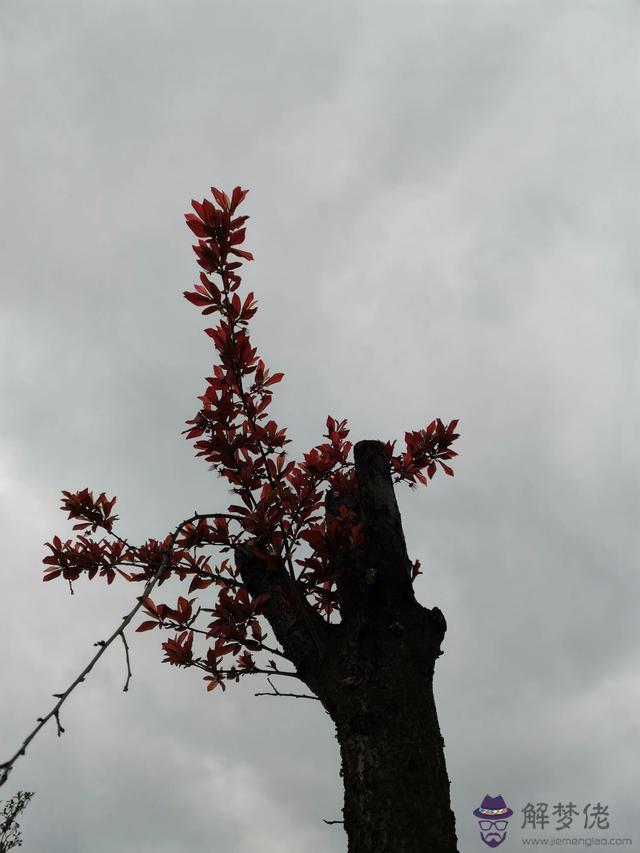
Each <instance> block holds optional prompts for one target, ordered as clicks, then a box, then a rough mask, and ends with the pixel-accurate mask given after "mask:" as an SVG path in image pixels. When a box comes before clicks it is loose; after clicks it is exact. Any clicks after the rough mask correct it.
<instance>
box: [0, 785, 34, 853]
mask: <svg viewBox="0 0 640 853" xmlns="http://www.w3.org/2000/svg"><path fill="white" fill-rule="evenodd" d="M31 797H33V791H18V793H17V794H16V795H15V797H11V799H10V800H7V802H6V804H5V807H4V808H3V810H2V815H1V817H2V820H0V853H7V850H11V849H12V848H13V847H22V839H21V838H20V825H19V823H18V821H17V820H16V818H17V816H18V815H19V814H20V812H21V811H22V810H23V809H24V807H25V806H26V805H27V803H28V802H29V800H30V799H31Z"/></svg>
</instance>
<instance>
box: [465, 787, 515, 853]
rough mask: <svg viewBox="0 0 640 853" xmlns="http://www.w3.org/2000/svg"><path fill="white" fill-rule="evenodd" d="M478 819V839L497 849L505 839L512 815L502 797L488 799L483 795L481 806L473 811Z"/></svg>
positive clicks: (488, 797) (487, 796)
mask: <svg viewBox="0 0 640 853" xmlns="http://www.w3.org/2000/svg"><path fill="white" fill-rule="evenodd" d="M473 813H474V815H475V816H476V817H477V818H478V826H479V827H480V838H482V840H483V841H484V843H485V844H486V845H487V846H488V847H497V846H498V844H502V842H503V841H504V840H505V838H506V837H507V825H508V823H509V820H508V819H509V818H510V817H511V815H512V814H513V811H512V809H510V808H508V807H507V804H506V803H505V801H504V799H503V797H502V796H500V795H498V796H497V797H490V796H489V794H486V795H485V798H484V800H483V801H482V805H481V806H480V807H479V808H477V809H474V810H473Z"/></svg>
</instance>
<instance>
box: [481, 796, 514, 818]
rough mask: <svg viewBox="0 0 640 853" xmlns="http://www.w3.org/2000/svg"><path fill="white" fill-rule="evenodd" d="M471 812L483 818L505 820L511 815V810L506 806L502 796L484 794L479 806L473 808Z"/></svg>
mask: <svg viewBox="0 0 640 853" xmlns="http://www.w3.org/2000/svg"><path fill="white" fill-rule="evenodd" d="M473 813H474V815H475V816H476V817H480V818H484V819H485V820H506V819H507V818H509V817H511V815H512V814H513V810H512V809H510V808H508V806H507V804H506V803H505V801H504V798H503V797H502V796H497V797H490V796H489V794H486V795H485V798H484V800H483V801H482V805H481V806H480V808H478V809H474V810H473Z"/></svg>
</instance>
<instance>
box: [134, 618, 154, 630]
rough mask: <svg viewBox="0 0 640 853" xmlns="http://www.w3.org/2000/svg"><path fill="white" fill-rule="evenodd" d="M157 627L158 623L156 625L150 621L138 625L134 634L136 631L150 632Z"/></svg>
mask: <svg viewBox="0 0 640 853" xmlns="http://www.w3.org/2000/svg"><path fill="white" fill-rule="evenodd" d="M157 627H158V623H157V622H152V621H151V620H150V621H149V622H143V623H142V624H141V625H139V626H138V627H137V628H136V632H137V631H150V630H151V629H152V628H157Z"/></svg>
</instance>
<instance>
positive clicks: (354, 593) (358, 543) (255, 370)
mask: <svg viewBox="0 0 640 853" xmlns="http://www.w3.org/2000/svg"><path fill="white" fill-rule="evenodd" d="M211 190H212V193H213V196H214V199H215V201H216V202H217V205H218V206H217V207H216V206H215V205H214V204H213V203H212V202H211V201H210V200H208V199H205V200H203V202H202V203H198V202H196V201H193V202H192V204H193V209H194V210H195V214H194V213H188V214H186V215H185V217H186V221H187V225H188V226H189V228H190V229H191V230H192V231H193V232H194V234H195V235H196V237H198V243H197V245H195V246H194V247H193V248H194V251H195V253H196V255H197V257H198V264H199V265H200V267H201V268H202V270H203V272H201V273H200V283H199V284H196V285H195V291H191V292H187V291H185V292H184V296H185V298H186V299H188V300H189V301H190V302H191V303H193V304H194V305H196V306H197V307H199V308H202V309H203V310H202V313H203V314H204V315H208V314H212V313H214V312H218V313H220V314H221V315H222V318H223V319H222V320H221V322H220V324H219V325H218V326H217V327H216V328H215V329H206V330H205V332H206V334H207V335H209V336H210V337H211V338H212V340H213V343H214V346H215V348H216V350H217V352H218V354H219V357H220V364H219V365H215V366H214V374H215V375H214V376H213V377H209V378H208V379H207V383H208V387H207V390H206V391H205V393H204V395H203V396H201V397H199V398H198V399H199V400H201V401H202V408H201V409H200V411H199V412H198V414H197V416H196V417H195V418H194V419H192V420H189V421H187V424H189V425H191V426H190V428H189V429H187V430H184V431H183V432H185V433H187V439H188V440H191V439H199V440H198V441H196V442H195V447H196V448H197V451H198V452H197V454H196V455H197V456H204V457H205V459H206V461H208V462H210V463H211V467H210V470H212V469H213V470H216V469H217V471H218V473H219V475H220V476H224V477H226V478H227V479H228V480H229V482H230V483H231V484H232V486H233V488H232V490H231V491H232V492H233V493H235V494H237V495H239V497H240V499H241V501H242V504H243V505H240V504H232V505H231V506H229V508H228V510H229V511H228V512H227V513H206V514H200V513H198V512H194V514H193V515H192V516H191V517H190V518H188V519H186V520H184V521H182V522H180V524H179V525H178V526H177V528H176V529H175V530H174V531H173V533H171V534H168V535H167V536H166V538H165V539H164V541H162V542H157V541H156V540H155V539H149V540H148V541H147V542H146V543H145V544H143V545H142V546H137V547H136V546H132V545H130V544H129V543H128V542H127V541H126V540H124V539H122V538H121V537H119V536H118V535H117V534H115V533H114V532H113V529H112V528H113V524H114V522H115V521H116V520H117V518H118V516H114V515H111V512H112V509H113V506H114V504H115V501H116V498H115V497H114V498H112V499H111V500H108V499H107V497H106V495H105V494H104V492H103V493H101V494H100V496H99V497H98V498H97V500H94V498H93V493H92V492H90V491H89V490H88V488H85V489H83V490H81V491H78V492H74V493H72V492H69V491H63V492H62V494H63V496H64V498H63V503H62V509H63V510H65V511H68V513H69V516H68V517H69V518H70V519H71V518H78V519H80V520H81V522H80V523H79V524H75V525H74V527H73V529H74V530H86V529H87V528H89V527H90V528H91V531H90V532H91V534H95V533H96V531H97V529H98V528H101V529H103V530H105V531H107V533H109V534H110V535H111V536H112V537H113V541H108V540H107V539H106V538H105V537H103V538H102V539H101V540H100V541H96V539H95V538H93V537H92V536H90V535H82V534H78V540H77V542H75V543H74V544H73V545H72V543H71V540H67V541H66V542H65V543H64V544H63V543H62V541H61V540H60V538H59V537H57V536H55V537H54V538H53V542H52V543H45V544H46V547H48V548H49V549H51V552H52V553H51V554H50V555H49V556H47V557H46V558H45V559H44V563H45V564H46V566H47V568H45V570H44V571H45V577H44V578H43V580H44V581H50V580H53V579H54V578H56V577H62V578H64V579H66V580H67V581H68V582H69V587H70V590H71V593H72V594H73V586H72V582H73V581H74V580H77V579H78V578H79V577H80V575H81V574H86V575H88V577H89V579H93V578H94V577H95V576H96V575H98V576H100V577H106V578H107V583H109V584H111V583H112V582H113V580H114V578H115V577H116V574H117V575H120V576H121V577H124V578H125V579H126V580H127V581H130V582H136V581H145V588H144V591H143V593H142V595H141V596H139V597H138V598H137V601H138V603H137V604H136V605H135V606H134V607H133V608H132V610H131V611H130V613H129V614H128V615H127V616H126V617H125V618H124V619H123V621H122V623H121V625H120V626H119V627H118V628H117V629H116V630H115V631H114V632H113V634H112V635H111V637H110V638H109V639H108V640H107V641H99V642H98V643H96V644H95V645H97V646H99V647H100V648H99V651H98V652H97V653H96V654H95V656H94V657H93V659H92V660H91V661H90V662H89V664H88V665H87V666H86V667H85V669H84V670H83V671H82V673H81V674H80V675H79V676H78V678H77V679H76V680H75V681H74V682H73V684H72V685H70V687H69V688H68V689H67V690H66V691H65V692H64V693H61V694H54V696H55V697H56V698H57V699H59V701H58V703H57V705H56V706H55V707H54V708H53V709H52V710H51V711H50V712H49V714H48V715H47V716H46V717H40V718H38V722H39V725H38V726H36V728H35V729H34V730H33V732H32V733H31V734H30V735H29V737H28V738H27V739H26V740H25V741H24V742H23V744H22V747H21V748H20V749H19V750H18V751H17V752H16V754H15V755H14V756H13V757H12V758H11V759H10V760H9V761H7V762H5V763H4V764H0V771H1V772H0V785H2V784H4V782H5V781H6V779H7V777H8V775H9V773H10V771H11V769H12V767H13V764H14V763H15V761H16V760H17V758H18V757H19V755H22V754H24V751H25V749H26V747H27V745H28V744H29V742H30V741H31V739H32V738H33V737H34V736H35V735H36V734H37V732H38V731H39V730H40V728H42V726H44V725H45V723H46V722H47V721H48V719H49V718H50V717H52V716H54V717H55V718H56V723H57V726H58V736H60V735H61V734H62V733H63V732H64V729H63V728H62V726H61V724H60V717H59V710H60V706H61V705H62V703H63V702H64V701H65V699H66V698H67V696H68V695H69V694H70V693H71V691H72V690H73V689H74V688H75V687H76V686H77V685H78V684H79V683H80V682H82V681H84V679H85V677H86V675H87V674H88V673H89V672H90V671H91V669H92V668H93V666H94V664H95V663H96V661H97V660H98V659H99V658H100V657H101V655H102V654H103V653H104V652H105V650H106V649H107V648H108V646H109V645H110V644H111V643H112V642H113V641H114V640H115V639H116V638H117V637H118V636H119V637H120V638H121V639H122V642H123V644H124V647H125V653H126V663H127V679H126V682H125V685H124V690H125V691H126V690H127V689H128V685H129V680H130V678H131V677H132V673H131V668H130V665H129V647H128V644H127V640H126V637H125V628H126V627H127V625H128V624H129V623H130V622H131V620H132V619H133V617H134V616H135V615H136V613H137V612H138V610H140V609H141V608H143V609H144V611H145V613H146V616H147V619H146V620H145V621H143V622H142V623H141V624H140V625H139V626H138V627H137V629H136V630H137V631H148V630H153V629H156V628H164V629H170V630H173V631H176V632H179V633H176V635H175V636H174V637H173V638H172V639H169V640H167V641H166V642H165V643H163V644H162V647H163V649H164V650H165V653H166V656H165V658H164V661H165V662H168V663H169V664H171V665H174V666H181V667H185V668H186V667H197V668H199V669H201V670H203V671H204V672H205V673H207V674H206V675H205V676H204V681H205V682H206V683H207V690H208V691H212V690H214V689H215V688H216V687H218V686H220V688H221V689H222V690H223V691H224V690H225V689H226V684H228V683H229V682H233V681H235V682H238V681H239V679H240V677H241V676H246V675H249V674H256V673H263V674H266V675H268V676H269V683H270V685H271V687H272V689H273V694H270V695H284V696H297V697H300V698H302V697H307V698H311V699H316V700H319V701H320V702H321V703H322V705H323V707H324V709H325V711H326V712H327V713H328V714H329V715H330V717H331V719H332V720H333V722H334V724H335V729H336V736H337V739H338V742H339V745H340V753H341V760H342V769H341V775H342V776H343V777H344V808H343V815H344V821H343V822H344V828H345V831H346V833H347V836H348V841H349V848H348V849H349V853H373V851H376V853H418V851H419V853H424V851H430V853H454V851H456V847H457V839H456V833H455V818H454V814H453V812H452V810H451V807H450V797H449V779H448V777H447V772H446V766H445V759H444V741H443V739H442V737H441V734H440V728H439V724H438V717H437V713H436V707H435V702H434V697H433V673H434V667H435V661H436V658H437V657H439V656H440V655H441V654H442V651H441V643H442V640H443V637H444V633H445V631H446V622H445V619H444V616H443V615H442V613H441V612H440V610H439V609H438V608H437V607H433V608H431V609H427V608H425V607H423V606H422V605H421V604H419V603H418V601H417V600H416V597H415V594H414V590H413V581H414V580H415V578H416V576H417V575H418V574H420V570H419V569H420V562H419V561H418V560H416V561H415V562H414V563H411V562H410V560H409V557H408V555H407V549H406V545H405V539H404V534H403V531H402V524H401V519H400V513H399V511H398V506H397V503H396V499H395V493H394V483H398V482H399V481H400V480H407V481H408V482H409V485H410V487H413V486H415V480H416V479H418V480H419V481H420V482H421V483H423V484H424V485H427V482H428V480H429V479H431V478H433V476H434V475H435V473H436V467H437V465H440V466H441V468H442V469H443V470H444V471H445V473H447V474H448V475H450V476H453V471H452V469H451V468H450V467H449V466H448V465H447V464H446V462H445V461H444V460H448V459H450V458H452V457H454V456H456V455H457V454H456V453H455V451H453V450H452V449H451V444H452V442H453V441H454V440H455V439H456V438H458V434H457V433H456V432H455V429H456V426H457V423H458V421H457V420H454V421H451V423H450V424H449V425H448V426H446V427H445V425H444V424H443V422H442V421H441V420H440V419H437V420H434V421H432V422H431V423H430V424H429V425H428V426H427V427H426V428H425V429H422V430H418V431H416V432H407V433H405V442H406V451H405V452H404V453H401V454H398V455H394V452H393V451H394V445H395V441H394V442H392V443H391V442H388V441H387V442H382V441H359V442H358V443H357V444H356V445H355V447H354V448H353V451H354V462H350V461H349V460H348V457H349V453H350V451H351V448H352V445H351V443H350V442H349V441H347V440H346V439H347V436H348V433H349V430H348V429H347V427H346V420H345V421H340V422H336V421H335V420H334V419H333V418H332V417H328V418H327V421H326V426H327V433H326V434H325V436H324V437H325V438H327V439H328V441H327V442H326V443H323V444H320V445H318V446H316V447H314V448H313V449H312V450H311V451H310V452H309V453H306V454H304V462H300V463H295V462H286V461H285V460H286V456H287V454H286V452H285V451H283V450H282V448H283V447H284V445H285V444H288V443H289V440H288V439H286V438H285V434H286V430H285V429H280V428H279V427H278V425H277V424H276V423H275V421H273V420H269V421H268V422H267V424H266V425H265V426H262V425H261V424H259V423H258V422H259V421H261V420H263V419H264V418H265V417H266V409H267V408H268V407H269V405H270V403H271V397H272V392H271V391H270V390H269V388H270V386H272V385H275V384H276V383H278V382H280V381H281V380H282V377H283V375H284V374H283V373H274V374H273V375H271V374H269V372H268V371H267V370H266V368H265V364H264V362H263V361H262V359H261V358H258V357H257V356H256V349H255V348H252V347H251V344H250V341H249V336H248V334H247V331H246V327H247V325H248V321H249V320H250V319H251V318H252V317H253V315H254V314H255V313H256V311H257V308H256V303H255V300H254V294H253V293H249V294H248V295H247V296H246V298H245V300H244V302H241V300H240V296H239V295H238V293H237V290H238V288H239V286H240V281H241V280H240V277H239V275H237V273H236V270H238V269H239V268H240V267H241V266H242V263H241V261H238V260H233V259H231V258H230V256H235V257H236V258H243V259H245V260H249V261H251V260H253V256H252V255H251V254H250V253H249V252H246V251H244V250H242V249H240V248H238V247H239V246H240V245H241V244H242V243H243V242H244V239H245V230H246V229H245V227H244V223H245V222H246V220H247V219H248V218H249V217H248V216H235V212H236V209H237V207H238V205H239V204H240V203H241V202H242V201H243V199H244V198H245V196H246V195H247V192H248V191H247V190H242V189H241V188H240V187H236V188H235V189H234V190H233V193H232V196H231V199H229V197H228V196H227V195H226V193H223V192H221V191H220V190H218V189H216V188H215V187H212V188H211ZM210 275H218V276H219V277H220V279H221V281H222V288H219V287H218V286H217V285H216V284H215V283H214V282H213V281H212V280H211V279H210V278H209V276H210ZM249 377H252V380H250V379H249ZM249 382H250V385H249ZM247 385H249V387H248V388H247ZM238 419H239V420H238ZM203 436H204V438H203ZM425 469H426V476H425V474H424V473H422V472H423V471H424V470H425ZM323 485H324V486H326V493H325V494H324V495H323V492H322V487H323ZM254 492H259V495H258V496H256V495H254ZM323 502H324V510H325V513H324V518H322V516H321V515H314V513H316V512H317V511H318V510H319V509H320V508H321V507H322V505H323ZM230 522H233V523H234V524H236V525H237V526H238V527H239V531H238V532H237V533H231V532H230V531H229V523H230ZM243 533H245V534H248V536H245V537H244V538H243V537H242V534H243ZM179 537H180V538H179ZM301 542H306V543H308V545H309V546H310V548H311V549H312V553H311V556H310V557H308V558H306V559H296V560H294V555H295V552H296V550H297V548H298V547H299V546H300V544H301ZM211 545H213V546H217V547H219V548H220V550H221V552H222V553H228V552H229V551H233V555H234V564H235V565H234V566H231V565H230V564H229V560H228V559H225V560H223V561H222V563H221V565H220V566H219V567H217V568H215V569H214V568H212V567H211V565H210V563H209V559H208V558H206V557H205V556H204V555H199V556H196V551H197V549H198V548H200V547H203V546H211ZM192 552H193V554H192ZM294 564H295V566H298V567H300V568H299V569H296V568H295V567H294ZM119 565H120V566H124V565H131V566H135V567H137V568H139V569H141V571H139V572H138V573H129V572H125V571H124V570H123V569H121V568H117V566H119ZM172 574H174V575H177V576H178V577H179V578H180V580H181V581H184V580H185V579H186V578H187V576H191V582H190V585H189V589H188V593H187V594H190V593H192V592H195V591H200V590H206V589H208V588H209V587H211V586H214V585H215V586H217V587H218V596H217V599H216V600H215V602H211V603H212V604H213V606H212V607H198V608H197V610H195V611H194V607H193V603H194V601H196V600H197V597H194V598H186V597H184V596H180V597H179V598H178V601H177V603H176V605H175V607H170V606H169V605H167V604H157V603H156V602H154V600H153V599H152V598H151V595H150V594H151V591H152V590H153V588H154V586H155V585H156V584H157V585H158V586H159V587H160V586H161V585H162V583H163V582H164V581H165V580H167V579H168V578H169V577H170V576H171V575H172ZM208 603H209V602H208ZM201 613H209V614H211V619H210V622H209V624H208V625H207V626H206V630H205V629H203V628H198V627H195V623H196V621H197V619H198V617H199V615H200V614H201ZM332 614H334V615H335V616H337V617H339V621H332V620H331V617H332ZM265 622H266V623H267V626H268V627H269V628H270V629H271V631H272V632H273V635H274V637H275V641H276V643H277V645H276V646H274V644H273V642H272V641H269V643H267V640H269V635H268V634H267V633H265V630H264V629H265ZM196 634H201V635H203V637H204V639H205V640H213V646H211V645H210V646H209V648H208V649H207V650H206V655H205V657H197V656H196V654H195V652H194V649H193V642H194V637H195V635H196ZM256 652H261V653H263V652H266V653H267V654H268V655H269V654H270V655H271V658H270V659H268V661H267V662H266V663H263V664H262V665H261V666H259V665H258V664H257V663H256V661H254V658H253V654H252V653H256ZM224 658H227V659H228V660H231V659H232V663H231V665H228V666H226V667H225V666H223V660H224ZM275 658H278V659H279V663H276V660H275ZM283 662H287V663H288V664H290V665H292V666H293V669H291V668H290V667H286V668H283V666H284V664H283ZM275 676H279V677H287V678H295V679H298V680H299V681H301V682H302V683H303V684H304V685H306V687H307V688H308V690H309V691H310V693H307V694H299V693H281V692H280V691H279V690H278V689H277V688H276V687H275V686H274V685H273V682H272V681H271V677H275ZM256 695H258V694H256ZM339 822H340V821H336V823H339Z"/></svg>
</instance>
